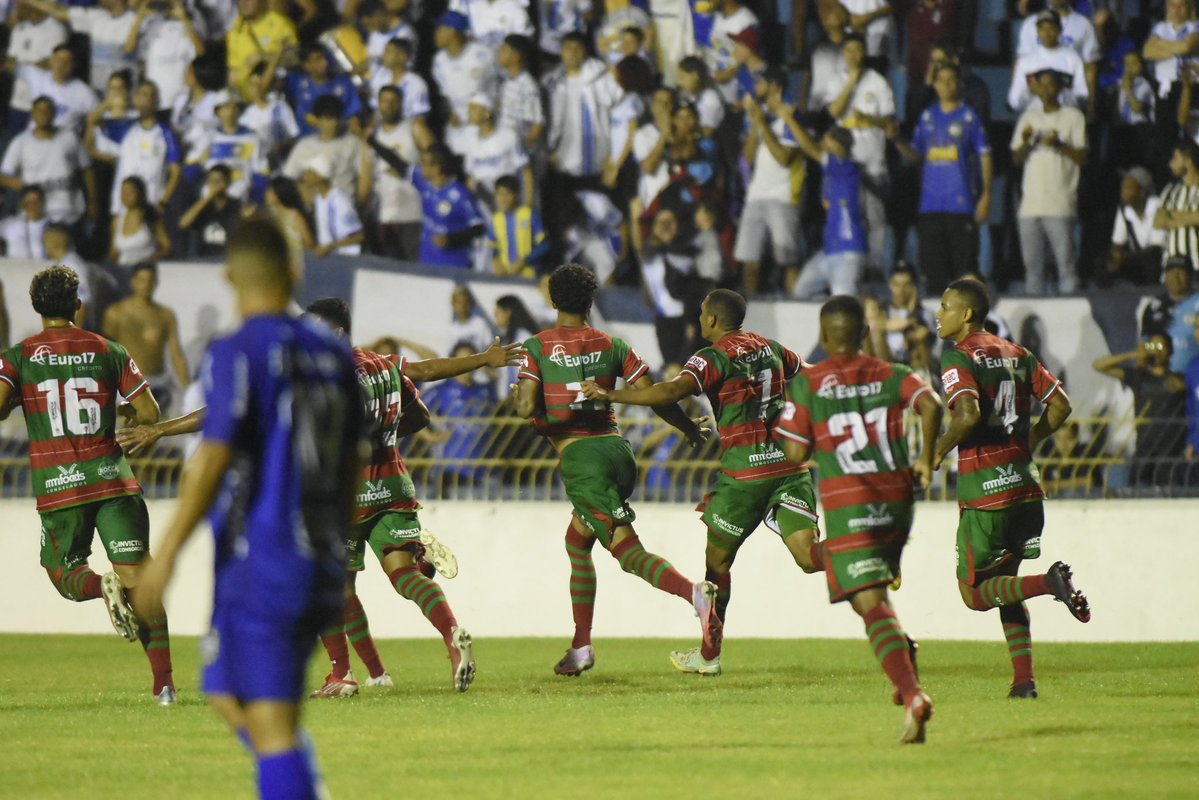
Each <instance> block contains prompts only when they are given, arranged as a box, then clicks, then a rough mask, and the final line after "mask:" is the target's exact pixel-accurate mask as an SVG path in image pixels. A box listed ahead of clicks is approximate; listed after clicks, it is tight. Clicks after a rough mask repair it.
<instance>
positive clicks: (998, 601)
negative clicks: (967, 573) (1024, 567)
mask: <svg viewBox="0 0 1199 800" xmlns="http://www.w3.org/2000/svg"><path fill="white" fill-rule="evenodd" d="M1043 594H1049V580H1048V579H1047V578H1046V576H1044V575H1029V576H1028V577H1026V578H1017V577H1009V576H1007V575H1000V576H998V577H995V578H988V579H987V580H985V581H983V582H982V583H980V584H979V585H978V586H977V587H975V589H974V597H973V605H972V606H971V608H973V609H974V610H975V611H986V610H987V609H989V608H1001V607H1002V606H1011V605H1016V604H1018V603H1021V602H1023V601H1025V600H1027V599H1028V598H1030V597H1037V596H1038V595H1043Z"/></svg>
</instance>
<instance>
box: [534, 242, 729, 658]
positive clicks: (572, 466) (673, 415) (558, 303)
mask: <svg viewBox="0 0 1199 800" xmlns="http://www.w3.org/2000/svg"><path fill="white" fill-rule="evenodd" d="M597 286H598V284H597V283H596V279H595V275H594V274H592V273H591V271H590V270H588V269H587V268H586V267H582V266H579V265H578V264H566V265H564V266H561V267H558V268H557V269H556V270H554V272H553V274H552V275H550V280H549V292H550V300H551V301H552V302H553V304H554V308H556V309H557V310H558V324H557V325H555V326H554V327H553V328H550V329H549V330H547V331H543V332H541V333H539V334H537V335H536V336H534V337H533V338H532V339H529V340H528V341H527V342H525V349H526V350H527V351H528V355H527V356H526V358H525V365H524V366H523V367H522V368H521V370H520V373H519V375H520V380H519V381H518V382H517V383H516V384H514V385H513V387H512V395H513V401H514V405H515V407H516V413H517V414H519V415H520V416H521V417H524V418H525V419H530V418H532V419H533V425H534V427H535V428H536V430H537V432H538V433H540V434H541V435H543V436H545V437H546V438H548V439H549V440H550V443H551V444H553V446H554V449H555V450H557V451H558V456H559V458H560V459H561V461H560V466H561V469H562V482H563V483H564V484H565V485H566V495H567V497H569V498H570V502H571V504H572V505H573V506H574V514H573V515H572V517H571V521H570V527H568V528H567V529H566V554H567V556H568V557H569V558H570V603H571V609H572V611H573V613H574V623H575V635H574V639H573V640H572V641H571V643H570V649H568V650H567V651H566V655H564V656H563V657H562V659H561V660H560V661H559V662H558V663H557V665H556V666H555V667H554V672H555V673H557V674H558V675H571V676H575V675H578V674H580V673H582V672H584V671H586V670H589V669H591V668H592V667H593V666H595V650H594V649H593V648H592V646H591V620H592V616H593V614H594V611H595V564H594V562H592V560H591V549H592V547H593V546H594V545H595V540H596V539H599V542H600V545H601V546H603V548H604V549H605V550H607V551H608V552H610V553H611V554H612V557H613V558H615V559H616V560H617V561H618V562H620V568H621V569H622V570H624V571H625V572H628V573H630V574H632V575H636V576H638V577H639V578H641V579H642V580H644V581H645V582H646V583H649V584H650V585H651V586H653V587H654V588H655V589H660V590H661V591H663V592H666V593H667V594H673V595H675V596H677V597H680V598H682V599H684V600H686V601H688V602H689V603H691V604H692V606H693V607H694V608H695V613H696V614H698V615H699V620H700V627H701V629H702V632H703V638H704V642H705V643H711V642H712V641H714V640H715V641H718V640H719V638H720V620H719V619H718V618H717V616H716V611H715V600H716V586H715V585H713V584H711V583H707V582H700V583H692V582H691V581H690V580H688V579H687V578H685V577H683V575H682V574H681V573H680V572H679V571H678V570H677V569H675V568H674V567H673V566H672V565H671V563H670V562H669V561H667V560H666V559H664V558H662V557H661V556H658V555H655V554H653V553H650V552H648V551H646V549H645V548H644V547H642V546H641V540H640V539H639V538H637V532H636V531H634V530H633V520H634V519H635V515H634V513H633V509H632V508H630V507H629V496H630V495H632V494H633V489H634V488H635V487H636V485H637V460H636V459H635V458H634V457H633V450H632V448H630V447H629V443H628V442H627V441H625V438H624V437H623V436H621V435H620V429H619V428H618V427H617V425H616V415H615V414H614V413H612V408H611V407H610V406H609V405H608V404H607V403H605V402H603V401H595V400H588V399H587V398H586V397H585V396H584V395H583V382H584V381H592V382H594V383H595V384H596V385H599V386H601V387H604V388H605V389H608V390H611V389H613V388H615V386H616V379H617V378H624V380H625V383H627V384H631V385H633V386H637V387H641V388H645V387H648V386H652V385H653V380H652V379H651V378H650V377H649V367H647V366H646V365H645V362H644V361H642V360H641V357H640V356H638V355H637V353H636V351H634V350H633V348H632V347H630V346H629V344H628V343H627V342H625V341H623V340H621V339H617V338H615V337H613V336H609V335H608V334H606V333H604V332H603V331H598V330H596V329H595V328H593V327H591V324H590V323H589V322H588V321H587V320H588V317H589V316H590V314H591V303H592V300H593V299H594V298H595V291H596V288H597ZM654 411H655V412H656V413H657V414H658V416H660V417H661V418H662V419H664V420H666V421H667V422H669V423H670V424H671V425H673V426H674V427H676V428H678V429H679V430H680V431H682V432H683V434H684V435H685V436H686V437H687V439H688V440H689V441H690V442H692V443H693V444H699V443H703V441H704V440H705V438H706V434H707V432H706V431H705V430H704V429H703V428H701V427H700V426H699V425H698V424H697V423H696V422H693V421H692V420H691V419H689V418H688V417H687V415H686V414H684V413H683V410H682V409H681V408H679V407H678V405H677V404H675V403H673V402H671V403H663V404H659V405H657V406H655V407H654Z"/></svg>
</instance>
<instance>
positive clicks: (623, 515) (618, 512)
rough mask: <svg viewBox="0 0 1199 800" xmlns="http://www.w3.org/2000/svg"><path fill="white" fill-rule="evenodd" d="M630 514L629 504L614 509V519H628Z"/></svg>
mask: <svg viewBox="0 0 1199 800" xmlns="http://www.w3.org/2000/svg"><path fill="white" fill-rule="evenodd" d="M629 514H630V512H629V507H628V506H621V507H620V508H614V509H612V519H628V518H629Z"/></svg>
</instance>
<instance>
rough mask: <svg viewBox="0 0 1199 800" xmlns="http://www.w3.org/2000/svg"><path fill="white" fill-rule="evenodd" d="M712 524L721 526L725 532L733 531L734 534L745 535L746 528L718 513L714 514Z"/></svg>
mask: <svg viewBox="0 0 1199 800" xmlns="http://www.w3.org/2000/svg"><path fill="white" fill-rule="evenodd" d="M712 524H713V525H715V526H716V527H717V528H720V529H721V530H722V531H724V532H725V533H731V534H733V535H734V536H744V535H745V528H739V527H737V526H736V525H734V524H733V523H731V522H729V521H728V520H727V519H725V518H724V517H722V516H720V515H718V514H713V515H712Z"/></svg>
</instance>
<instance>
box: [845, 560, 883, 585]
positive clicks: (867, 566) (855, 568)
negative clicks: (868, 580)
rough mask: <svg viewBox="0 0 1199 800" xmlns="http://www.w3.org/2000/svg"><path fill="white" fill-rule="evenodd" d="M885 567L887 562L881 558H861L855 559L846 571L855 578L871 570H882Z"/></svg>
mask: <svg viewBox="0 0 1199 800" xmlns="http://www.w3.org/2000/svg"><path fill="white" fill-rule="evenodd" d="M886 569H887V562H886V561H883V560H882V559H881V558H863V559H862V560H861V561H855V562H853V563H852V564H850V565H849V568H848V569H847V570H846V572H848V573H849V577H850V578H852V579H853V580H857V579H858V578H860V577H862V576H863V575H868V574H870V573H871V572H883V571H885V570H886Z"/></svg>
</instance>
